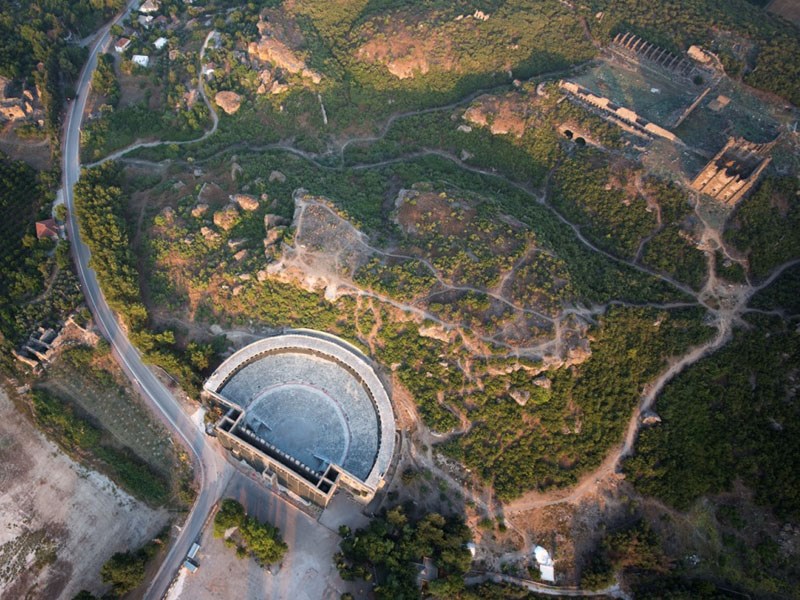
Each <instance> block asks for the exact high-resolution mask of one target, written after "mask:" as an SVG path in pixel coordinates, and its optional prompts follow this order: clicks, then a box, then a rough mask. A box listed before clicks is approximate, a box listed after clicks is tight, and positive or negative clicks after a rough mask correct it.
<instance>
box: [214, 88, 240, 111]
mask: <svg viewBox="0 0 800 600" xmlns="http://www.w3.org/2000/svg"><path fill="white" fill-rule="evenodd" d="M214 102H216V104H217V106H219V107H220V108H221V109H222V110H224V111H225V112H226V113H228V114H229V115H232V114H233V113H235V112H236V111H237V110H239V107H240V106H241V105H242V98H241V96H239V94H237V93H236V92H230V91H223V92H217V94H216V95H215V96H214Z"/></svg>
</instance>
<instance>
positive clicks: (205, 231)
mask: <svg viewBox="0 0 800 600" xmlns="http://www.w3.org/2000/svg"><path fill="white" fill-rule="evenodd" d="M200 235H202V236H203V238H204V239H205V240H206V241H207V242H211V243H214V242H217V241H219V234H218V233H217V232H216V231H214V230H213V229H211V228H210V227H201V228H200Z"/></svg>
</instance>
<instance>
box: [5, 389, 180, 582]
mask: <svg viewBox="0 0 800 600" xmlns="http://www.w3.org/2000/svg"><path fill="white" fill-rule="evenodd" d="M0 490H2V492H0V597H3V598H24V597H36V598H72V597H73V596H74V595H75V594H77V593H78V592H79V591H80V590H81V589H88V590H91V591H92V592H94V593H100V592H101V591H105V586H103V584H102V582H101V580H100V574H99V573H100V567H101V566H102V565H103V563H104V562H105V561H106V560H108V558H110V557H111V555H112V554H113V553H114V552H120V551H125V550H129V549H131V548H136V547H138V546H140V545H141V544H142V543H144V542H145V541H147V540H149V539H151V538H152V537H153V536H155V535H156V534H158V532H159V531H160V530H161V529H162V528H163V527H164V526H165V525H166V523H167V521H168V515H167V513H166V512H165V511H162V510H160V511H155V510H152V509H150V508H148V507H147V506H145V505H144V504H142V503H141V502H138V501H136V500H135V499H133V498H132V497H131V496H129V495H128V494H126V493H125V492H123V491H122V490H120V489H119V488H118V487H117V486H115V485H114V484H113V483H112V482H111V481H110V480H109V479H107V478H106V477H104V476H102V475H100V474H98V473H96V472H94V471H89V470H87V469H85V468H83V467H81V466H80V465H79V464H77V463H75V462H74V461H72V460H71V459H70V458H69V457H67V456H66V455H65V454H63V453H62V452H61V451H60V450H59V449H58V448H57V447H56V446H55V445H54V444H52V443H50V442H49V441H48V440H47V439H46V438H45V437H44V436H43V435H42V434H41V433H40V432H39V431H37V430H36V429H35V428H34V427H33V425H31V423H30V422H28V420H27V419H26V418H25V417H23V416H22V415H21V414H20V413H19V412H18V410H17V409H16V407H15V406H14V405H13V404H12V403H11V401H10V400H9V398H8V396H7V395H6V393H5V391H3V390H2V388H0Z"/></svg>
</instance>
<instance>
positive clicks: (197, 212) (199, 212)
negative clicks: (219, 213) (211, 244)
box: [192, 202, 208, 219]
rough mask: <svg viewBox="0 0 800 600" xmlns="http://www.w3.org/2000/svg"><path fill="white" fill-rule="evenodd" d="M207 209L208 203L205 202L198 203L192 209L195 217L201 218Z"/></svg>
mask: <svg viewBox="0 0 800 600" xmlns="http://www.w3.org/2000/svg"><path fill="white" fill-rule="evenodd" d="M207 210H208V204H203V203H202V202H201V203H200V204H198V205H197V206H195V207H194V208H193V209H192V216H193V217H194V218H195V219H199V218H200V217H202V216H203V215H204V214H206V211H207Z"/></svg>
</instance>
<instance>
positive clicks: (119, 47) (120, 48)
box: [114, 37, 131, 52]
mask: <svg viewBox="0 0 800 600" xmlns="http://www.w3.org/2000/svg"><path fill="white" fill-rule="evenodd" d="M130 45H131V41H130V40H129V39H128V38H126V37H121V38H119V39H118V40H117V41H116V43H115V44H114V50H116V51H117V52H125V50H127V49H128V46H130Z"/></svg>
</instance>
